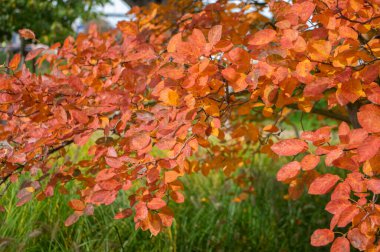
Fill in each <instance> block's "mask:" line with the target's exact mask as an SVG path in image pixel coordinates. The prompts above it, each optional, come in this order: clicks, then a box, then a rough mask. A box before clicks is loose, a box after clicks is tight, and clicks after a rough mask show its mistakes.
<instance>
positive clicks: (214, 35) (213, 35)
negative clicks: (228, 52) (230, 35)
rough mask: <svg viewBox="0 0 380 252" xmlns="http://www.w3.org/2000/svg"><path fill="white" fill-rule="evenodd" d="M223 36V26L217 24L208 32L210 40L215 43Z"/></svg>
mask: <svg viewBox="0 0 380 252" xmlns="http://www.w3.org/2000/svg"><path fill="white" fill-rule="evenodd" d="M221 38H222V26H221V25H215V26H213V27H212V28H211V29H210V30H209V32H208V42H209V43H211V44H212V45H215V44H216V43H218V42H219V40H220V39H221Z"/></svg>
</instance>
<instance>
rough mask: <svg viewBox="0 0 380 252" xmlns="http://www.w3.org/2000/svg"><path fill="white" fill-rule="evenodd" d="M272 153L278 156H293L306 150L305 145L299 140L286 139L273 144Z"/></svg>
mask: <svg viewBox="0 0 380 252" xmlns="http://www.w3.org/2000/svg"><path fill="white" fill-rule="evenodd" d="M271 149H272V151H273V152H274V153H276V154H277V155H279V156H294V155H297V154H299V153H301V152H305V151H306V150H307V149H308V146H307V143H305V142H304V141H302V140H299V139H286V140H282V141H280V142H278V143H275V144H273V145H272V147H271Z"/></svg>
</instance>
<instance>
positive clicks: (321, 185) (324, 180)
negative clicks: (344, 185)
mask: <svg viewBox="0 0 380 252" xmlns="http://www.w3.org/2000/svg"><path fill="white" fill-rule="evenodd" d="M339 179H340V177H339V176H337V175H333V174H324V175H322V176H320V177H318V178H316V179H315V180H314V181H313V182H312V183H311V185H310V187H309V194H313V195H322V194H326V193H328V192H329V191H330V190H331V189H332V188H333V187H334V186H335V184H336V182H338V180H339Z"/></svg>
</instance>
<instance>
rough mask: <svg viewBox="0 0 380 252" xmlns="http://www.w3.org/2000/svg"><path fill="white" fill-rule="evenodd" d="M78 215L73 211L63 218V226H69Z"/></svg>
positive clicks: (75, 220)
mask: <svg viewBox="0 0 380 252" xmlns="http://www.w3.org/2000/svg"><path fill="white" fill-rule="evenodd" d="M79 217H80V216H79V215H78V214H76V213H73V214H72V215H70V216H69V217H68V218H67V219H66V220H65V226H66V227H68V226H71V225H73V224H74V223H75V222H77V221H78V220H79Z"/></svg>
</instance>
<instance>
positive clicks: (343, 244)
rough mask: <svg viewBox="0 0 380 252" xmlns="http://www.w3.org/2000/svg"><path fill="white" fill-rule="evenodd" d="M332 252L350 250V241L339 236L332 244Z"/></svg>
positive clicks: (347, 251)
mask: <svg viewBox="0 0 380 252" xmlns="http://www.w3.org/2000/svg"><path fill="white" fill-rule="evenodd" d="M330 251H331V252H350V242H349V241H348V239H347V238H345V237H338V238H336V239H335V241H334V242H333V244H332V245H331V249H330Z"/></svg>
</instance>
